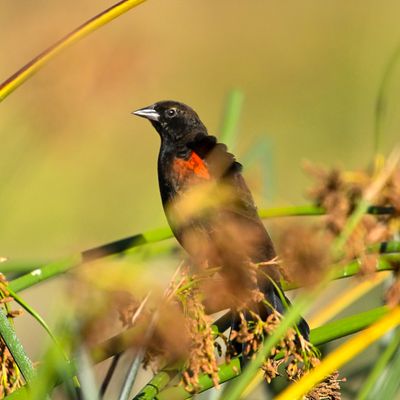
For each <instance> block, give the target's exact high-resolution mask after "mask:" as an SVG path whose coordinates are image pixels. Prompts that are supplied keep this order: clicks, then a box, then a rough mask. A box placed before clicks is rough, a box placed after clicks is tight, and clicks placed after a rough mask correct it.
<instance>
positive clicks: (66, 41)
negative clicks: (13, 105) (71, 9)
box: [0, 0, 145, 101]
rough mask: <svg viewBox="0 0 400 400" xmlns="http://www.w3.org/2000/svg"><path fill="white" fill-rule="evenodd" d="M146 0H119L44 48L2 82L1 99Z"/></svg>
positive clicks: (0, 85) (0, 86) (0, 88)
mask: <svg viewBox="0 0 400 400" xmlns="http://www.w3.org/2000/svg"><path fill="white" fill-rule="evenodd" d="M144 1H145V0H122V1H119V2H118V3H116V4H114V5H113V6H111V7H110V8H108V9H106V10H104V11H102V12H101V13H100V14H97V15H96V16H95V17H93V18H91V19H89V20H88V21H86V22H85V23H83V24H82V25H81V26H79V27H78V28H76V29H74V30H73V31H72V32H70V33H68V34H67V35H65V36H64V37H63V38H62V39H60V40H58V41H57V42H56V43H54V44H53V45H52V46H50V47H49V48H48V49H46V50H44V51H43V52H42V53H40V54H39V55H38V56H36V57H35V58H34V59H32V60H31V61H29V62H28V63H27V64H26V65H24V66H23V67H22V68H21V69H20V70H18V71H17V72H16V73H15V74H13V75H12V76H10V77H9V78H8V79H7V80H5V81H4V82H3V83H2V84H0V101H3V100H4V99H5V98H6V97H7V96H8V95H9V94H10V93H12V92H13V91H14V90H15V89H16V88H17V87H18V86H20V85H22V84H23V83H24V82H25V81H26V80H27V79H28V78H29V77H31V76H32V75H33V74H34V73H35V72H37V71H38V70H39V69H40V68H42V67H43V66H44V65H45V64H46V63H47V62H48V61H50V60H51V59H52V58H53V57H54V56H55V55H57V54H58V53H59V52H60V51H62V50H64V49H65V48H66V47H68V46H70V45H71V44H73V43H75V42H77V41H78V40H80V39H82V38H84V37H85V36H86V35H88V34H89V33H92V32H93V31H95V30H96V29H98V28H101V27H102V26H103V25H105V24H107V23H108V22H110V21H112V20H113V19H115V18H117V17H119V16H120V15H121V14H123V13H125V12H127V11H129V10H130V9H131V8H133V7H136V6H138V5H139V4H141V3H143V2H144Z"/></svg>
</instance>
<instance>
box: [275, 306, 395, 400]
mask: <svg viewBox="0 0 400 400" xmlns="http://www.w3.org/2000/svg"><path fill="white" fill-rule="evenodd" d="M399 324H400V307H399V306H397V307H396V308H394V309H393V310H392V311H391V312H390V313H389V314H387V315H386V316H384V317H383V318H381V319H380V320H379V321H378V322H376V323H375V324H374V325H371V326H370V327H369V328H367V329H366V330H365V331H363V332H360V333H358V334H357V335H355V336H354V337H353V338H352V339H350V340H348V341H347V342H346V343H344V344H343V345H341V346H340V347H338V348H337V349H336V350H335V351H333V352H332V353H330V354H329V355H328V356H327V357H326V358H325V359H324V360H323V361H322V362H321V364H320V365H319V366H318V367H316V368H315V369H314V370H312V371H311V372H310V373H309V374H307V375H304V376H303V377H302V378H301V379H300V380H299V381H298V382H296V383H294V384H293V385H291V386H289V387H288V388H287V389H286V390H284V391H283V392H282V393H281V394H280V395H279V396H277V397H276V398H275V400H294V399H299V398H301V397H302V396H304V395H305V394H306V393H308V392H309V391H310V390H311V389H312V388H313V387H314V386H315V385H316V384H318V383H319V382H321V381H322V380H323V379H325V378H326V377H327V376H328V375H330V374H331V373H332V372H333V371H335V370H337V369H338V368H339V367H341V366H342V365H343V364H345V363H346V362H348V361H349V360H351V359H352V358H354V357H355V356H357V355H358V354H359V353H361V352H362V351H363V350H365V349H366V348H367V347H368V346H369V345H370V344H371V343H373V342H375V341H376V340H378V339H379V338H380V337H382V336H383V335H384V334H385V333H386V332H388V331H390V330H391V329H393V328H395V327H396V326H397V325H399Z"/></svg>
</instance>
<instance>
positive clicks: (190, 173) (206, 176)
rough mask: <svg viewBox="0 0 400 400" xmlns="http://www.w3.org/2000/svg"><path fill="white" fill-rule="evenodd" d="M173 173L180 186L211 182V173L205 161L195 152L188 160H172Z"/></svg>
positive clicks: (175, 158) (178, 158) (176, 158)
mask: <svg viewBox="0 0 400 400" xmlns="http://www.w3.org/2000/svg"><path fill="white" fill-rule="evenodd" d="M172 173H173V175H174V178H175V179H176V181H177V182H178V183H180V184H191V185H192V184H195V183H196V182H204V181H205V180H206V181H207V180H210V179H211V176H210V172H209V170H208V167H207V165H206V163H205V162H204V160H203V159H202V158H201V157H200V156H199V155H197V154H196V153H195V152H194V151H192V152H191V153H190V154H189V157H188V158H180V157H174V159H173V160H172Z"/></svg>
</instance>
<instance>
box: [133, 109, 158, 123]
mask: <svg viewBox="0 0 400 400" xmlns="http://www.w3.org/2000/svg"><path fill="white" fill-rule="evenodd" d="M132 114H133V115H137V116H139V117H142V118H147V119H149V120H150V121H158V120H159V119H160V114H159V113H158V112H157V111H156V110H155V108H154V106H148V107H144V108H140V109H139V110H136V111H133V112H132Z"/></svg>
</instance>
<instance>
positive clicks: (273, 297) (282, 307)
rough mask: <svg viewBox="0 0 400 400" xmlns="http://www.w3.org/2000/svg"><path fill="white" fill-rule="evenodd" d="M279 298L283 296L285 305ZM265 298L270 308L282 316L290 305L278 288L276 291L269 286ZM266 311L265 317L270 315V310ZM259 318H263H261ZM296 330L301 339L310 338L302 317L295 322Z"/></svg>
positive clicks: (308, 328) (307, 327) (308, 329)
mask: <svg viewBox="0 0 400 400" xmlns="http://www.w3.org/2000/svg"><path fill="white" fill-rule="evenodd" d="M278 290H279V291H280V293H279V292H278ZM281 296H283V298H284V302H285V303H286V304H284V302H283V301H282V299H281ZM266 298H267V300H268V301H269V302H270V303H271V305H272V307H273V308H274V309H275V310H276V311H278V312H279V313H280V314H282V315H283V314H285V312H286V311H287V309H288V307H290V305H291V303H290V300H289V299H288V298H287V297H286V296H285V295H284V293H283V291H282V290H281V289H280V288H279V289H277V288H276V287H274V286H272V285H271V286H270V289H269V290H268V293H267V294H266ZM266 311H267V312H266V313H265V311H264V314H266V315H265V317H267V316H268V315H269V314H270V313H271V310H270V309H269V310H268V309H267V310H266ZM261 317H262V318H263V316H261ZM263 319H264V318H263ZM297 328H298V329H299V332H300V333H301V335H302V336H303V338H304V339H306V340H307V341H308V340H309V338H310V327H309V326H308V324H307V321H306V320H305V319H304V318H303V317H300V319H299V321H298V322H297Z"/></svg>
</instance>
